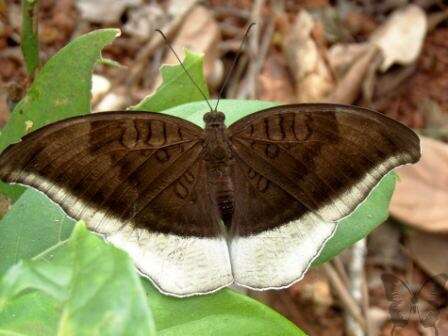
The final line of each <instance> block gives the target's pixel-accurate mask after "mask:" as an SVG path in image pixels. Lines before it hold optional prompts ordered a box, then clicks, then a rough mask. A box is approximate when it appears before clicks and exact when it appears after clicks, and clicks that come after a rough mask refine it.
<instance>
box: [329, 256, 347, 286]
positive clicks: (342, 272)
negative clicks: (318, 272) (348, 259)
mask: <svg viewBox="0 0 448 336" xmlns="http://www.w3.org/2000/svg"><path fill="white" fill-rule="evenodd" d="M332 262H333V264H334V267H335V269H336V271H337V272H338V274H339V276H340V277H341V280H342V281H344V282H345V283H348V282H349V279H348V275H347V271H346V270H345V267H344V263H343V262H342V260H341V257H340V256H336V257H334V258H333V260H332Z"/></svg>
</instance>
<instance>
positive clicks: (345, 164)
mask: <svg viewBox="0 0 448 336" xmlns="http://www.w3.org/2000/svg"><path fill="white" fill-rule="evenodd" d="M228 136H229V139H230V142H231V147H232V150H233V156H234V157H235V165H234V169H233V171H234V180H235V181H238V182H237V183H235V189H236V190H235V195H236V196H235V213H234V216H233V219H232V229H233V232H234V236H235V238H234V241H233V242H232V245H231V258H232V263H233V266H234V273H235V274H237V275H236V278H237V281H238V278H239V279H240V280H239V281H238V282H240V283H242V284H246V285H248V286H249V287H262V288H263V287H264V286H265V284H267V283H268V282H270V283H271V285H270V286H274V287H281V286H284V285H286V284H289V283H291V282H292V281H294V280H297V279H298V278H300V276H301V275H302V274H303V272H304V271H305V270H306V268H307V267H308V265H309V263H310V262H311V261H312V260H313V259H314V258H315V256H316V255H318V253H319V252H320V249H321V248H322V247H323V245H324V243H325V242H326V241H327V240H328V238H329V237H330V236H331V235H332V233H333V231H334V229H335V224H334V222H335V221H338V220H340V219H342V218H343V217H345V216H347V215H348V214H350V213H351V212H353V210H354V209H355V208H356V207H357V206H358V205H359V204H360V203H361V202H362V201H363V200H365V199H366V197H367V196H368V195H369V193H370V191H371V190H372V188H373V187H374V186H375V185H376V184H377V183H378V182H379V181H380V179H381V178H382V177H383V176H384V175H385V174H387V173H388V172H389V171H390V170H392V169H393V168H395V167H397V166H399V165H401V164H405V163H411V162H416V161H417V160H418V159H419V156H420V147H419V139H418V137H417V136H416V135H415V134H414V132H412V131H411V130H409V129H408V128H406V127H405V126H403V125H401V124H400V123H398V122H396V121H393V120H391V119H389V118H387V117H385V116H383V115H382V114H379V113H376V112H373V111H370V110H366V109H362V108H357V107H352V106H341V105H333V104H304V105H289V106H280V107H274V108H270V109H267V110H264V111H261V112H258V113H254V114H252V115H250V116H248V117H245V118H243V119H241V120H239V121H238V122H236V123H235V124H233V125H231V126H230V128H229V130H228ZM251 218H254V219H256V221H255V222H254V223H251V220H250V219H251ZM273 237H276V238H275V239H274V238H273ZM257 239H258V240H259V244H257V243H255V240H257ZM274 241H276V243H274ZM269 242H272V243H271V244H272V246H269V244H270V243H269ZM281 242H282V243H281ZM258 245H259V246H260V247H261V246H264V247H265V249H264V250H263V251H264V252H263V253H265V255H264V257H263V258H261V257H260V253H261V252H260V251H261V250H258V249H259V246H258ZM301 254H305V255H303V256H301V257H300V259H301V261H300V262H299V260H298V259H299V257H296V258H294V257H293V256H300V255H301ZM257 256H258V257H257ZM273 258H276V259H277V260H279V261H276V262H275V267H274V266H273V265H272V263H273V262H272V261H271V260H272V259H273ZM305 259H306V260H307V261H306V262H303V264H302V263H301V262H302V261H303V260H305ZM282 260H288V262H284V261H282ZM289 261H290V262H289ZM268 263H269V264H270V266H269V267H268V265H267V264H268ZM251 265H252V266H251ZM267 269H270V271H269V272H271V273H273V274H275V275H273V277H275V279H270V280H269V281H266V283H265V284H261V277H258V276H257V274H260V272H264V271H263V270H267ZM291 269H294V270H291ZM266 272H268V271H266ZM240 273H241V275H240V276H239V275H238V274H240ZM283 273H285V274H284V275H280V274H283ZM242 274H245V275H247V277H246V276H243V275H242ZM243 278H244V280H242V279H243ZM274 280H275V281H274Z"/></svg>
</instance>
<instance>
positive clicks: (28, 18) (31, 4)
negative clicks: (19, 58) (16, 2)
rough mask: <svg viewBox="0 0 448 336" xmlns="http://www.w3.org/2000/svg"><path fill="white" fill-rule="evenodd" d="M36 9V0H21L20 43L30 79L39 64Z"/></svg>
mask: <svg viewBox="0 0 448 336" xmlns="http://www.w3.org/2000/svg"><path fill="white" fill-rule="evenodd" d="M37 9H38V0H22V29H21V32H20V38H21V43H20V45H21V48H22V53H23V57H24V59H25V64H26V69H27V71H28V75H29V77H30V79H31V81H32V80H33V78H34V76H35V74H36V71H37V69H38V67H39V65H40V61H39V38H38V25H37V23H38V18H37Z"/></svg>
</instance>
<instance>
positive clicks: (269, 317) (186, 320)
mask: <svg viewBox="0 0 448 336" xmlns="http://www.w3.org/2000/svg"><path fill="white" fill-rule="evenodd" d="M144 285H145V288H146V291H147V293H148V298H149V304H150V306H151V309H152V311H153V313H154V317H155V321H156V328H157V331H158V335H163V336H177V335H194V336H206V335H220V336H226V335H229V336H233V335H241V336H244V335H248V336H249V335H258V336H264V335H266V336H276V335H279V336H280V335H281V336H288V335H291V336H292V335H295V336H298V335H305V334H304V333H303V331H301V330H300V329H298V328H297V327H296V326H295V325H294V324H293V323H291V322H290V321H288V320H287V319H285V318H284V317H283V316H281V315H280V314H278V313H276V312H275V311H273V310H272V309H270V308H268V307H267V306H265V305H262V304H260V303H259V302H257V301H255V300H253V299H251V298H249V297H247V296H244V295H241V294H238V293H236V292H234V291H232V290H230V289H222V290H220V291H219V292H217V293H214V294H210V295H206V296H196V297H191V298H184V299H178V298H173V297H168V296H164V295H162V294H160V293H159V292H158V291H157V290H156V289H154V287H153V286H152V285H151V284H150V283H149V281H145V282H144Z"/></svg>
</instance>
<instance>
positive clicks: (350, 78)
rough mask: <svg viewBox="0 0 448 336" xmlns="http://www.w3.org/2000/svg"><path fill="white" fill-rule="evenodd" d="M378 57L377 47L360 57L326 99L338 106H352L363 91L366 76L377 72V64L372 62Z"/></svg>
mask: <svg viewBox="0 0 448 336" xmlns="http://www.w3.org/2000/svg"><path fill="white" fill-rule="evenodd" d="M377 55H378V49H376V48H375V47H371V48H369V49H368V50H367V51H366V52H365V53H364V54H363V55H362V56H360V57H359V58H358V59H357V60H356V61H355V63H353V65H352V66H351V68H350V69H349V70H348V71H347V73H346V74H345V75H344V77H343V78H342V79H341V80H340V81H339V82H338V84H337V86H336V89H335V90H334V91H333V92H332V93H331V94H330V96H328V97H327V98H325V101H327V102H329V103H337V104H352V103H353V102H354V101H355V100H356V98H357V97H358V95H359V92H360V91H361V88H362V84H363V81H364V78H365V77H366V74H367V73H369V72H375V71H376V68H373V69H372V68H371V67H372V66H374V67H377V66H378V63H377V62H372V61H373V60H374V58H375V57H376V56H377Z"/></svg>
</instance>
